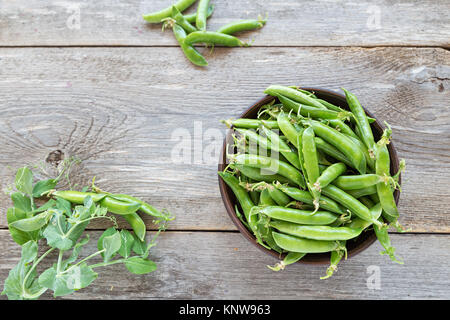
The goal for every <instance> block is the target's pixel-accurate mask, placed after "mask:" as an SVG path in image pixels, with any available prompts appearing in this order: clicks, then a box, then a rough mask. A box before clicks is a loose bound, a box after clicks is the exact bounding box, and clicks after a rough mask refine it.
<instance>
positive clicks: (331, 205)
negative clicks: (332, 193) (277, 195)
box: [277, 185, 344, 214]
mask: <svg viewBox="0 0 450 320" xmlns="http://www.w3.org/2000/svg"><path fill="white" fill-rule="evenodd" d="M277 188H279V189H280V190H281V191H283V192H284V193H286V194H287V195H288V196H289V197H291V198H293V199H295V200H297V201H301V202H304V203H306V204H311V205H312V204H313V198H312V196H311V194H310V193H309V192H308V191H304V190H300V189H298V188H293V187H286V186H283V185H279V186H278V185H277ZM319 206H320V208H322V209H324V210H327V211H331V212H334V213H338V214H344V211H343V210H342V209H341V208H340V207H339V205H338V204H337V203H336V202H335V201H334V200H332V199H330V198H327V197H325V196H324V195H321V196H320V199H319Z"/></svg>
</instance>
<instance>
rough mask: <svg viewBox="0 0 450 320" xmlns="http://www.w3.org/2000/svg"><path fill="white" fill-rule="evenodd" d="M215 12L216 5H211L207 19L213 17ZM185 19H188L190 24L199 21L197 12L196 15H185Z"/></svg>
mask: <svg viewBox="0 0 450 320" xmlns="http://www.w3.org/2000/svg"><path fill="white" fill-rule="evenodd" d="M213 12H214V5H210V6H209V7H208V12H207V14H206V18H209V17H211V15H212V14H213ZM184 17H185V19H186V21H187V22H189V23H195V20H196V19H197V12H194V13H191V14H186V15H184Z"/></svg>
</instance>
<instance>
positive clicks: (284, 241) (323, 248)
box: [272, 231, 339, 253]
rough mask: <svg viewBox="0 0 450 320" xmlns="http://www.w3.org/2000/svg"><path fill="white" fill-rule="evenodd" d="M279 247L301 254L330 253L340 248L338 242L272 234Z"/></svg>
mask: <svg viewBox="0 0 450 320" xmlns="http://www.w3.org/2000/svg"><path fill="white" fill-rule="evenodd" d="M272 235H273V238H274V240H275V242H276V243H277V245H278V246H279V247H280V248H282V249H284V250H287V251H292V252H300V253H320V252H330V251H333V250H336V249H337V248H338V247H339V244H338V242H337V241H324V240H311V239H303V238H298V237H294V236H290V235H287V234H282V233H278V232H275V231H274V232H272Z"/></svg>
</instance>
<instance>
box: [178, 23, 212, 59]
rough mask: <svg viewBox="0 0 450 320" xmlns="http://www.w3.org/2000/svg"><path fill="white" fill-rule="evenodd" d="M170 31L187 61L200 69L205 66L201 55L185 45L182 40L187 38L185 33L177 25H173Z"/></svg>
mask: <svg viewBox="0 0 450 320" xmlns="http://www.w3.org/2000/svg"><path fill="white" fill-rule="evenodd" d="M172 30H173V34H174V35H175V38H176V39H177V41H178V43H179V44H180V47H181V50H183V53H184V55H185V56H186V58H188V59H189V61H191V62H192V63H193V64H195V65H197V66H201V67H204V66H207V65H208V61H206V59H205V57H203V55H201V54H200V53H199V52H198V51H197V50H195V48H194V47H193V46H190V45H188V44H186V43H185V41H184V40H185V39H186V36H187V34H186V31H185V30H184V29H183V28H182V27H181V26H179V25H178V24H174V25H173V26H172Z"/></svg>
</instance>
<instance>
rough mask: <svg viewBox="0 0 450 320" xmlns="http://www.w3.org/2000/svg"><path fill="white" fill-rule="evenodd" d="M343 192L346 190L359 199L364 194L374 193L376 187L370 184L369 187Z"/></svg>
mask: <svg viewBox="0 0 450 320" xmlns="http://www.w3.org/2000/svg"><path fill="white" fill-rule="evenodd" d="M345 192H347V193H348V194H349V195H351V196H352V197H354V198H356V199H359V198H361V197H364V196H370V195H372V194H376V193H377V187H376V186H374V185H372V186H370V187H365V188H361V189H354V190H346V191H345Z"/></svg>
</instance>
